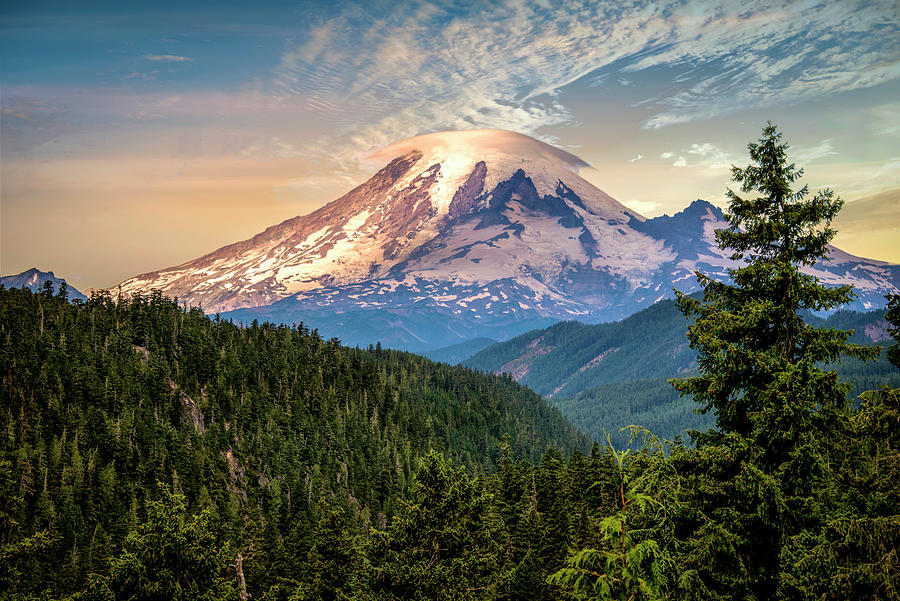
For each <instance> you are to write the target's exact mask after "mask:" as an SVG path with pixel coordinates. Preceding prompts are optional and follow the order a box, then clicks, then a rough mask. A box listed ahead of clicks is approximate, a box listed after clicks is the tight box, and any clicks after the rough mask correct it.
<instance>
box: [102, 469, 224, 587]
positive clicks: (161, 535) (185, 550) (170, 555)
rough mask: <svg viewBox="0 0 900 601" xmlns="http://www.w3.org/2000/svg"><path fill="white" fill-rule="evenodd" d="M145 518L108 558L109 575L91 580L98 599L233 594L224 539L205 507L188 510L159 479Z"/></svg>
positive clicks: (181, 497) (183, 500) (182, 501)
mask: <svg viewBox="0 0 900 601" xmlns="http://www.w3.org/2000/svg"><path fill="white" fill-rule="evenodd" d="M159 488H160V492H161V496H160V499H159V500H157V501H150V502H149V503H148V505H147V521H146V522H145V523H143V524H141V525H140V527H139V528H138V529H137V531H135V532H132V533H131V534H129V535H128V536H127V537H126V538H125V541H124V543H123V545H122V551H121V552H120V553H119V554H118V555H116V556H115V557H113V558H112V559H111V561H110V568H109V576H108V577H105V578H103V577H100V578H95V579H94V580H93V582H92V588H94V595H95V596H96V598H97V599H109V600H113V599H115V600H119V599H122V600H129V601H163V600H171V601H180V600H185V601H187V600H193V599H199V600H207V601H225V600H228V599H235V600H236V599H237V598H238V594H237V591H236V589H235V587H234V584H233V582H232V581H233V578H232V577H231V576H230V575H229V574H228V572H229V567H228V563H229V561H230V560H231V559H232V557H231V553H230V550H229V548H228V545H227V544H220V543H219V542H218V541H217V540H216V536H215V534H214V533H213V531H212V528H211V525H210V519H209V512H208V511H204V512H202V513H200V514H199V515H195V516H188V511H187V506H186V505H185V499H184V496H183V495H178V494H173V493H172V492H171V491H170V490H169V489H168V488H167V487H165V486H163V485H162V484H160V485H159Z"/></svg>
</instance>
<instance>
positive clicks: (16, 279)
mask: <svg viewBox="0 0 900 601" xmlns="http://www.w3.org/2000/svg"><path fill="white" fill-rule="evenodd" d="M44 282H50V283H51V284H53V290H54V292H58V291H59V287H60V286H61V285H62V284H66V286H67V288H68V293H69V300H75V299H78V300H82V301H86V300H87V296H85V295H84V294H83V293H81V292H80V291H79V290H77V289H76V288H75V287H73V286H71V285H70V284H68V283H67V282H66V281H65V280H64V279H63V278H58V277H56V275H54V273H53V272H52V271H41V270H39V269H37V268H35V267H32V268H31V269H29V270H27V271H23V272H22V273H20V274H17V275H5V276H3V277H2V278H0V283H2V284H3V286H4V287H5V288H28V289H29V290H31V291H32V292H40V290H41V289H42V288H43V287H44Z"/></svg>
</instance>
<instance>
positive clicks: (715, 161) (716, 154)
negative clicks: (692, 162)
mask: <svg viewBox="0 0 900 601" xmlns="http://www.w3.org/2000/svg"><path fill="white" fill-rule="evenodd" d="M688 154H691V155H694V156H695V157H696V158H697V160H698V162H699V163H700V164H701V165H702V166H704V167H707V168H709V169H722V168H724V167H729V166H731V163H732V162H733V161H732V159H731V158H729V156H728V153H727V152H725V151H724V150H722V149H721V148H719V147H717V146H716V145H715V144H711V143H710V142H704V143H702V144H691V147H690V148H689V149H688Z"/></svg>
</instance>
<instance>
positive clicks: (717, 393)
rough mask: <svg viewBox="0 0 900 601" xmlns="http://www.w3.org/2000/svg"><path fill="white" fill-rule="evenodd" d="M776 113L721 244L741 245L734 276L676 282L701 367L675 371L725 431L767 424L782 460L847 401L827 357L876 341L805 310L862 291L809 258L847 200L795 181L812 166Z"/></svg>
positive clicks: (774, 455) (754, 147)
mask: <svg viewBox="0 0 900 601" xmlns="http://www.w3.org/2000/svg"><path fill="white" fill-rule="evenodd" d="M781 138H782V136H781V134H780V133H779V132H778V131H777V128H776V127H775V126H774V125H772V124H771V122H770V123H769V125H768V126H767V127H765V128H764V129H763V136H762V137H761V138H760V139H759V142H758V143H755V144H750V145H749V146H748V148H749V151H750V158H751V160H752V161H753V162H754V163H755V164H752V165H750V166H748V167H746V168H743V169H741V168H739V167H732V175H733V178H734V181H736V182H738V183H740V190H741V191H742V192H745V193H746V192H756V193H757V194H758V196H756V197H753V198H749V197H748V198H744V197H742V196H740V195H739V194H738V193H736V192H734V191H733V190H730V189H729V190H728V192H727V195H728V198H729V201H730V203H729V208H728V213H727V214H726V217H727V218H728V220H729V224H730V226H729V228H727V229H724V230H719V231H717V232H716V239H717V241H718V243H719V247H720V248H722V249H723V250H726V249H731V250H732V251H733V253H732V255H731V258H732V260H734V261H743V263H744V264H743V265H742V266H741V267H738V268H734V269H729V271H728V275H729V277H730V281H729V282H720V281H717V280H714V279H713V278H712V277H710V276H708V275H705V274H702V273H697V278H698V280H699V282H700V285H701V287H702V289H703V298H702V299H697V298H693V297H691V296H688V295H686V294H683V293H680V292H678V293H677V296H678V304H679V307H680V308H681V310H682V312H683V313H685V315H686V316H687V317H688V318H690V317H695V320H694V322H693V324H692V325H691V326H690V328H689V329H688V339H689V340H690V343H691V347H692V348H694V349H696V350H697V351H698V354H699V357H698V363H699V369H700V372H701V374H700V375H699V376H697V377H693V378H685V379H676V380H673V384H674V385H675V387H676V388H677V389H678V390H679V391H681V392H682V393H683V394H684V393H686V394H691V395H693V396H694V399H695V400H696V401H697V402H699V403H700V404H701V405H702V410H703V411H704V412H706V411H714V412H715V415H716V424H717V426H718V427H719V429H720V430H722V431H723V432H735V433H737V434H739V435H741V436H750V435H751V434H752V433H754V432H755V433H756V435H757V436H756V438H757V439H758V440H757V441H758V442H761V443H764V444H765V446H766V448H767V449H769V455H770V457H771V460H772V461H773V462H778V461H779V459H783V458H784V457H786V456H787V455H788V454H789V453H790V452H791V451H792V450H793V449H794V448H796V445H797V444H798V441H799V439H800V437H801V436H802V434H803V428H805V427H807V426H808V425H809V419H808V417H809V416H810V415H811V414H813V413H815V412H816V410H817V408H818V407H825V408H844V407H845V406H846V403H847V402H846V396H847V392H848V390H849V386H848V385H847V384H842V383H840V382H839V381H838V378H837V375H836V373H835V372H833V371H825V370H822V369H821V368H819V367H818V365H820V364H822V363H824V362H833V361H836V360H838V359H840V358H841V357H842V356H850V357H856V358H860V359H872V358H874V356H875V353H877V350H873V349H872V348H871V347H863V346H861V345H855V344H850V343H848V342H847V340H848V338H849V337H850V335H851V332H849V331H837V330H833V329H824V328H815V327H812V326H809V325H807V324H806V323H805V322H804V321H803V319H802V317H801V315H800V312H801V311H804V310H809V311H822V310H827V309H832V308H834V307H837V306H839V305H841V304H844V303H846V302H848V301H850V300H851V299H852V298H853V291H852V288H851V286H838V287H833V288H831V287H827V286H825V285H823V284H821V283H820V282H819V280H818V279H817V278H816V277H815V276H813V275H809V274H806V273H803V271H802V268H803V267H807V266H811V265H813V264H815V263H816V262H817V261H820V260H826V259H827V253H828V243H829V241H830V240H831V239H832V238H833V237H834V235H835V233H836V232H835V230H834V229H833V228H832V227H831V222H832V220H833V219H834V217H835V216H836V215H837V213H838V211H839V210H840V208H841V205H842V204H843V201H841V199H840V198H837V197H835V195H834V192H833V191H832V190H829V189H826V190H823V191H821V192H819V193H818V194H816V195H815V196H814V197H812V198H807V196H808V193H809V192H808V188H807V186H805V185H804V186H803V187H802V188H800V189H799V190H794V189H792V185H793V184H794V183H795V182H796V181H797V180H798V179H799V178H800V177H801V176H802V175H803V170H802V169H797V168H796V166H795V165H794V164H793V163H788V159H787V150H788V148H789V147H788V145H787V144H786V143H782V142H781Z"/></svg>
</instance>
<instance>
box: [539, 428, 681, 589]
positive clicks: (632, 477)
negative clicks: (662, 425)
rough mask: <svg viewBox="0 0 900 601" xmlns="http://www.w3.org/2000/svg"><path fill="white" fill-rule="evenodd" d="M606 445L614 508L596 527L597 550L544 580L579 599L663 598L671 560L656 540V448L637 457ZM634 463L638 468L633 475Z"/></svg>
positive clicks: (661, 528)
mask: <svg viewBox="0 0 900 601" xmlns="http://www.w3.org/2000/svg"><path fill="white" fill-rule="evenodd" d="M657 440H658V439H657ZM606 441H607V445H608V446H609V450H610V452H611V454H612V456H613V458H614V459H615V462H616V468H617V479H618V482H617V485H618V491H617V493H618V494H617V499H616V509H617V510H616V512H615V513H613V514H612V515H608V516H606V517H604V518H602V519H601V520H600V521H599V523H598V525H597V526H598V530H599V533H600V542H601V544H602V546H600V547H598V548H586V549H582V550H580V551H578V552H576V553H575V554H573V555H572V556H571V557H569V559H568V560H567V561H566V567H564V568H562V569H561V570H559V571H557V572H556V573H555V574H553V575H551V576H550V577H549V581H550V582H551V583H553V584H558V585H560V586H563V587H566V588H571V589H572V590H573V591H574V593H575V595H576V597H577V598H579V599H615V600H621V601H630V600H632V599H633V600H635V601H638V600H641V599H645V600H656V599H665V598H667V597H668V594H667V589H668V588H669V586H670V585H671V581H672V579H673V571H674V567H675V562H674V559H673V557H672V554H671V552H670V550H669V549H666V548H665V546H664V543H661V542H660V541H658V540H657V537H659V536H660V535H663V534H664V532H665V530H666V528H667V524H666V522H667V508H666V507H665V505H664V504H663V503H662V502H661V501H660V497H662V496H663V495H660V494H659V493H660V490H659V488H658V487H657V484H658V483H657V482H656V480H657V475H658V474H657V472H656V469H657V468H658V466H659V465H660V464H664V459H663V457H662V449H661V445H658V444H657V445H656V446H655V448H654V447H649V448H648V447H647V446H646V445H645V446H644V447H643V448H642V452H643V457H641V456H638V455H631V451H630V450H629V449H626V450H624V451H616V450H615V448H614V447H613V444H612V441H611V440H610V438H609V437H608V436H607V438H606ZM634 459H639V460H643V461H642V463H643V464H644V465H642V466H641V468H642V469H641V471H639V472H637V473H636V474H635V473H634V471H635V470H634V468H633V467H632V464H634V463H637V462H636V461H633V460H634ZM648 462H649V463H651V465H647V463H648Z"/></svg>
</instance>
